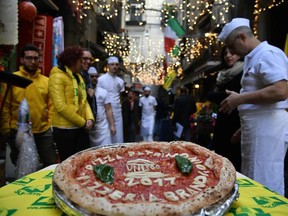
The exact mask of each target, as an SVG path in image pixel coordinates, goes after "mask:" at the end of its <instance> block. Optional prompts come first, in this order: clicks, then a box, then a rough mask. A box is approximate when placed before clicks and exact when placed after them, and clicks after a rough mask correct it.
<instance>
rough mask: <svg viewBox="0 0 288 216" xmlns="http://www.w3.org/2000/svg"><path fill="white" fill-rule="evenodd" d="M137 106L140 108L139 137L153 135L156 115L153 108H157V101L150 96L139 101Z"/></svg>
mask: <svg viewBox="0 0 288 216" xmlns="http://www.w3.org/2000/svg"><path fill="white" fill-rule="evenodd" d="M139 106H141V107H142V118H141V135H142V136H148V135H153V130H154V124H155V114H156V113H155V109H154V107H155V106H157V101H156V99H155V97H153V96H151V95H149V96H148V97H145V96H143V97H141V98H140V100H139Z"/></svg>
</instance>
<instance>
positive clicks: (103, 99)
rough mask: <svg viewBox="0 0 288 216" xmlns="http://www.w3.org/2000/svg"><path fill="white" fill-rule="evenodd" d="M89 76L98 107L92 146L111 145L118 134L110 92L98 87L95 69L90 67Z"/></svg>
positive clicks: (91, 135) (92, 130) (97, 75)
mask: <svg viewBox="0 0 288 216" xmlns="http://www.w3.org/2000/svg"><path fill="white" fill-rule="evenodd" d="M88 74H89V76H90V80H91V84H92V87H93V90H94V91H95V103H96V105H97V114H96V118H95V125H94V127H93V128H92V129H91V130H90V131H89V138H90V144H91V146H103V145H109V144H111V137H113V136H114V135H115V134H116V130H115V126H114V118H113V112H112V108H111V104H110V99H109V96H108V92H107V91H106V90H105V89H103V88H101V87H98V86H97V82H98V77H99V74H98V73H97V70H96V68H95V67H90V68H89V70H88Z"/></svg>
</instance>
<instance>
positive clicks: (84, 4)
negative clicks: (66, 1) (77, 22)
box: [70, 0, 125, 19]
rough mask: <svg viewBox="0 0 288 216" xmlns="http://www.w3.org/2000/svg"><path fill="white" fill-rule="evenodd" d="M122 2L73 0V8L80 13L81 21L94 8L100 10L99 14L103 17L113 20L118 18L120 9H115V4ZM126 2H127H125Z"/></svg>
mask: <svg viewBox="0 0 288 216" xmlns="http://www.w3.org/2000/svg"><path fill="white" fill-rule="evenodd" d="M70 1H71V0H70ZM119 2H121V0H72V1H71V3H72V4H73V7H74V8H75V9H76V11H78V12H79V13H80V19H83V18H84V17H86V16H87V12H88V10H91V9H92V8H93V7H98V8H100V10H99V13H100V14H101V16H105V17H106V18H107V19H112V18H113V17H115V16H118V14H119V12H118V9H117V8H115V6H114V5H115V4H116V3H119ZM123 2H125V1H123Z"/></svg>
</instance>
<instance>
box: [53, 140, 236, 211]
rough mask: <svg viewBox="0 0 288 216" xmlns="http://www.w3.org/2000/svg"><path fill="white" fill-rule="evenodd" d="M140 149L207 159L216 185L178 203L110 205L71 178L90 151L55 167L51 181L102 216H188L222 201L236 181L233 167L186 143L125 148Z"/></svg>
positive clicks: (209, 152) (222, 158)
mask: <svg viewBox="0 0 288 216" xmlns="http://www.w3.org/2000/svg"><path fill="white" fill-rule="evenodd" d="M139 145H141V146H143V148H145V146H146V145H149V148H151V145H153V147H155V149H159V147H161V150H163V151H168V150H169V147H170V146H174V147H175V146H176V148H180V149H181V148H184V149H185V148H188V149H190V150H192V151H193V152H194V153H195V154H198V155H202V156H205V157H207V158H208V159H207V160H206V163H205V166H207V167H209V168H212V170H213V171H214V173H215V175H216V177H217V178H219V183H218V184H217V185H216V186H214V187H208V188H205V189H204V190H203V191H201V192H200V193H198V194H197V195H196V196H194V197H193V198H191V199H187V200H185V201H180V202H165V203H164V202H148V201H147V202H144V201H143V202H136V203H127V202H125V203H124V202H119V203H111V202H110V201H109V199H108V198H106V197H93V196H91V195H90V191H89V190H88V189H87V188H85V187H83V186H81V185H80V184H79V182H78V181H77V180H76V179H75V178H74V177H75V172H76V170H77V168H78V167H79V166H81V165H82V164H83V162H85V161H87V160H89V159H90V158H91V157H92V156H93V155H94V154H93V150H92V151H90V150H86V151H82V152H80V153H77V154H75V155H73V156H71V157H70V158H68V159H67V160H65V161H64V162H62V163H61V164H59V165H58V166H57V167H56V170H55V173H54V177H53V180H54V182H55V183H56V184H57V185H58V187H59V188H60V189H61V190H62V191H63V192H64V193H65V195H66V196H67V197H68V198H69V199H70V200H71V201H73V202H75V203H76V204H78V205H79V206H81V207H82V208H85V209H86V210H88V211H89V212H91V213H97V214H103V215H127V216H129V215H131V216H135V215H139V216H140V215H158V216H162V215H163V216H164V215H165V216H167V215H191V214H193V213H195V212H197V211H199V210H200V209H201V208H205V207H209V206H210V205H213V204H215V203H216V202H218V201H219V200H221V199H222V198H224V197H226V196H227V195H228V194H229V193H230V192H231V191H232V189H233V187H234V183H235V181H236V170H235V168H234V166H233V165H232V163H231V162H230V161H229V160H228V159H226V158H224V157H222V156H220V155H218V154H216V153H214V152H212V151H210V150H208V149H206V148H203V147H201V146H199V145H197V144H192V143H189V142H182V141H177V142H176V141H175V142H170V143H166V142H158V143H157V142H155V143H153V144H152V143H145V142H143V143H132V144H129V145H127V146H126V145H125V146H126V147H127V148H131V149H133V147H134V146H137V147H139ZM120 148H121V147H119V148H114V149H113V150H112V152H113V151H114V150H115V151H119V149H120ZM120 151H121V149H120Z"/></svg>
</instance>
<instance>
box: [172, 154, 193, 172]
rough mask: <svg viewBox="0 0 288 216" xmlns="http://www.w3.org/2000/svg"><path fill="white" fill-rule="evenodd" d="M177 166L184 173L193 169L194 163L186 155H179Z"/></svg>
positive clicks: (176, 157) (177, 156)
mask: <svg viewBox="0 0 288 216" xmlns="http://www.w3.org/2000/svg"><path fill="white" fill-rule="evenodd" d="M175 159H176V163H177V166H178V168H179V170H180V171H181V172H182V173H185V174H189V173H190V172H191V171H192V169H193V164H192V163H191V162H190V161H189V160H188V159H187V158H184V157H181V156H179V155H176V156H175Z"/></svg>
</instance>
